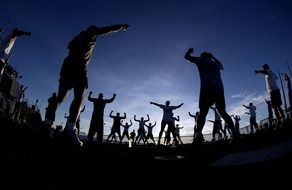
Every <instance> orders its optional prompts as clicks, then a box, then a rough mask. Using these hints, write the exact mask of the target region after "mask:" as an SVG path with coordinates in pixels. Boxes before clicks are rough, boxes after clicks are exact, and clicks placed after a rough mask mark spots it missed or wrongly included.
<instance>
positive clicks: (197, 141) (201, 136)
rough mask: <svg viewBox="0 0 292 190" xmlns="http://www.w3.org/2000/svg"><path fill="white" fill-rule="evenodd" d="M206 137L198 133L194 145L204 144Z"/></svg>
mask: <svg viewBox="0 0 292 190" xmlns="http://www.w3.org/2000/svg"><path fill="white" fill-rule="evenodd" d="M204 141H205V139H204V136H203V134H202V133H196V135H195V138H194V140H193V144H201V143H202V142H204Z"/></svg>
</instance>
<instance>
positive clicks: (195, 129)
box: [189, 111, 199, 143]
mask: <svg viewBox="0 0 292 190" xmlns="http://www.w3.org/2000/svg"><path fill="white" fill-rule="evenodd" d="M198 115H199V112H198V111H197V112H196V114H195V115H192V114H191V112H189V116H190V117H193V118H194V121H195V124H194V134H193V142H192V143H195V141H194V140H195V137H196V131H197V118H198Z"/></svg>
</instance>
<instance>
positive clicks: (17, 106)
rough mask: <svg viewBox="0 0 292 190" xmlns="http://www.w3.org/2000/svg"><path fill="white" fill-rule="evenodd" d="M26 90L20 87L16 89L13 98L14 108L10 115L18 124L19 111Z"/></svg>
mask: <svg viewBox="0 0 292 190" xmlns="http://www.w3.org/2000/svg"><path fill="white" fill-rule="evenodd" d="M26 89H27V87H24V86H23V85H20V86H19V88H18V89H17V92H16V96H15V106H14V109H13V113H12V119H13V120H14V121H16V122H18V123H19V122H20V114H21V109H22V106H23V101H24V97H25V94H24V92H25V90H26Z"/></svg>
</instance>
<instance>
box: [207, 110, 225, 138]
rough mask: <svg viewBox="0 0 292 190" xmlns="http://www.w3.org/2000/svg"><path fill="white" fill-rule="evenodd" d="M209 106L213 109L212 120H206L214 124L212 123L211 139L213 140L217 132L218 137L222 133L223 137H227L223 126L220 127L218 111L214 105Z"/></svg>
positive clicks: (220, 136) (220, 121)
mask: <svg viewBox="0 0 292 190" xmlns="http://www.w3.org/2000/svg"><path fill="white" fill-rule="evenodd" d="M210 108H211V109H212V110H213V111H214V121H210V120H208V121H210V122H212V123H214V125H213V140H215V135H216V134H218V135H219V138H220V139H222V133H223V135H224V138H227V135H226V131H224V130H223V127H222V120H221V116H220V114H219V113H218V111H217V109H216V108H215V107H212V106H211V107H210ZM221 132H222V133H221Z"/></svg>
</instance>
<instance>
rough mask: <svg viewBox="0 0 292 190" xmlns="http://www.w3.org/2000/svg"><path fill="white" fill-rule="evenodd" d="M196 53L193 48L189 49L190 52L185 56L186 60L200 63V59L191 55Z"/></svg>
mask: <svg viewBox="0 0 292 190" xmlns="http://www.w3.org/2000/svg"><path fill="white" fill-rule="evenodd" d="M193 52H194V49H193V48H189V49H188V51H187V52H186V53H185V56H184V58H185V59H186V60H187V61H189V62H191V63H195V64H196V62H197V61H198V57H194V56H192V55H191V54H192V53H193Z"/></svg>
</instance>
